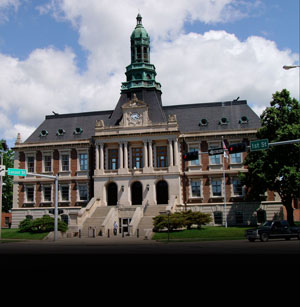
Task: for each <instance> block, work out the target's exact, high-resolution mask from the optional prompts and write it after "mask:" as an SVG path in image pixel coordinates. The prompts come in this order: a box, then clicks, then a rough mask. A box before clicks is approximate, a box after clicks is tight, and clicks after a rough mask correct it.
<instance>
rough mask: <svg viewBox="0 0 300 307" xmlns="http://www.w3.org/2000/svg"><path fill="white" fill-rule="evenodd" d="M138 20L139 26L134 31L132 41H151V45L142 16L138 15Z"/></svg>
mask: <svg viewBox="0 0 300 307" xmlns="http://www.w3.org/2000/svg"><path fill="white" fill-rule="evenodd" d="M136 20H137V25H136V27H135V29H134V30H133V32H132V34H131V36H130V38H131V39H147V40H149V43H150V39H149V35H148V33H147V31H146V30H145V28H144V26H143V25H142V16H141V15H140V14H138V15H137V17H136Z"/></svg>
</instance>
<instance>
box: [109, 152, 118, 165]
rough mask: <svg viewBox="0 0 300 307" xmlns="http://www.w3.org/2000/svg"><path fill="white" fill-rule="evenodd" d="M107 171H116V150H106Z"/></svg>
mask: <svg viewBox="0 0 300 307" xmlns="http://www.w3.org/2000/svg"><path fill="white" fill-rule="evenodd" d="M108 169H112V170H116V169H118V149H108Z"/></svg>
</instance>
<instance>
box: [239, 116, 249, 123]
mask: <svg viewBox="0 0 300 307" xmlns="http://www.w3.org/2000/svg"><path fill="white" fill-rule="evenodd" d="M248 122H249V119H248V117H247V116H242V117H241V119H240V120H239V123H240V124H248Z"/></svg>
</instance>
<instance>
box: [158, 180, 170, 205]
mask: <svg viewBox="0 0 300 307" xmlns="http://www.w3.org/2000/svg"><path fill="white" fill-rule="evenodd" d="M156 202H157V204H158V205H167V204H168V202H169V187H168V183H167V182H166V181H165V180H161V181H158V182H157V184H156Z"/></svg>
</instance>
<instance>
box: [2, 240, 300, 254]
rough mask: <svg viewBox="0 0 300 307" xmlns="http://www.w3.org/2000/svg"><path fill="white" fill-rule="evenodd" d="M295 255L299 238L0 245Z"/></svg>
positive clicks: (39, 249) (6, 250) (9, 246)
mask: <svg viewBox="0 0 300 307" xmlns="http://www.w3.org/2000/svg"><path fill="white" fill-rule="evenodd" d="M120 254H121V255H143V254H144V255H216V256H218V255H298V256H300V241H299V240H296V239H292V240H290V241H285V240H270V241H268V242H260V241H256V242H248V241H247V240H232V241H209V242H206V241H198V242H169V243H162V242H156V241H153V240H143V239H136V238H133V237H129V238H109V239H108V238H101V237H99V238H87V239H79V238H72V239H60V240H58V241H56V242H52V241H26V242H7V243H1V244H0V257H1V256H3V255H120Z"/></svg>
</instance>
